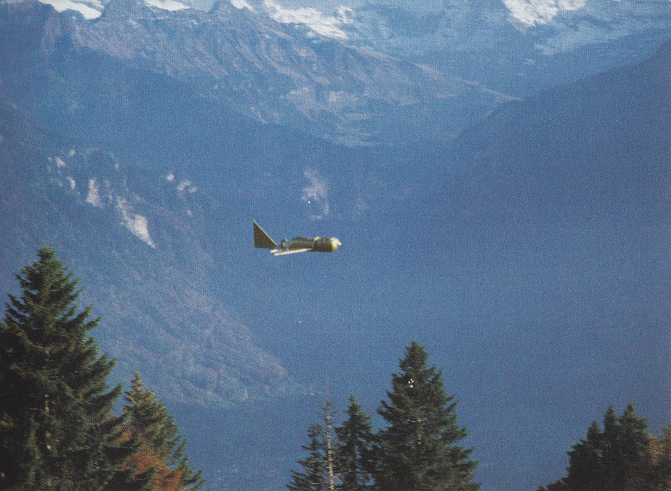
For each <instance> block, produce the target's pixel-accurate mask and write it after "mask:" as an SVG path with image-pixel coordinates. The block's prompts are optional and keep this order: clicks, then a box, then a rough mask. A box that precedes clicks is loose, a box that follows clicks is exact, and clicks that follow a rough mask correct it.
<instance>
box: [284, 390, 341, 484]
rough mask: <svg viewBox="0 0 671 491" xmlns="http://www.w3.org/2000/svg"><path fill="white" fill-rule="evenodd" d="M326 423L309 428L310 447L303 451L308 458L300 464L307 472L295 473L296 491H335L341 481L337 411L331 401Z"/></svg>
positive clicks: (326, 407) (324, 411) (325, 413)
mask: <svg viewBox="0 0 671 491" xmlns="http://www.w3.org/2000/svg"><path fill="white" fill-rule="evenodd" d="M320 419H321V420H322V421H323V422H324V424H323V425H322V424H312V425H310V427H309V428H308V439H309V444H308V445H303V446H301V448H302V449H303V450H305V451H306V452H308V456H307V457H306V458H305V459H300V460H298V461H297V463H298V464H300V466H301V467H302V468H303V472H297V471H294V470H292V471H291V483H289V484H287V488H289V489H290V490H292V491H334V490H335V489H336V481H337V480H338V476H337V475H336V474H337V470H336V465H337V462H336V459H337V457H336V456H337V452H338V449H337V444H336V443H335V442H334V440H333V433H332V430H333V412H332V410H331V401H330V400H327V401H326V403H325V404H324V406H323V407H322V411H321V414H320Z"/></svg>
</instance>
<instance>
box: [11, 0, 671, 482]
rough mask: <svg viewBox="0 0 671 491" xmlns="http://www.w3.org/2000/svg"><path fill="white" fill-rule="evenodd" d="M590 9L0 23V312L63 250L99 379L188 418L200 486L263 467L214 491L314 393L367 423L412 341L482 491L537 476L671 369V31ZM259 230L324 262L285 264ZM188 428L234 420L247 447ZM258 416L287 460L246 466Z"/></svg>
mask: <svg viewBox="0 0 671 491" xmlns="http://www.w3.org/2000/svg"><path fill="white" fill-rule="evenodd" d="M569 3H570V2H569ZM597 4H598V5H601V3H599V2H594V3H590V2H587V3H586V6H585V7H584V8H583V7H581V8H576V9H574V10H571V9H568V10H566V11H564V12H559V11H553V10H552V8H550V7H551V5H550V4H547V5H546V4H544V3H542V2H536V3H535V4H534V5H536V6H537V7H536V9H535V10H534V9H533V8H531V7H530V6H529V5H531V4H527V3H513V2H506V3H505V4H504V3H502V4H496V3H495V4H491V3H482V2H465V3H463V4H456V3H454V4H451V3H448V2H444V3H443V4H442V6H441V8H440V9H433V10H432V9H420V8H417V9H414V10H413V9H401V8H392V7H389V6H384V5H375V6H371V5H368V6H361V5H358V6H354V7H352V8H351V9H350V10H347V9H345V10H342V11H341V13H340V15H341V17H338V19H340V20H339V21H338V22H339V23H333V24H329V23H328V22H326V21H323V22H322V24H324V25H325V26H326V25H328V26H331V27H329V28H333V29H337V32H336V31H332V32H329V31H324V32H320V31H319V30H318V29H317V28H316V27H315V25H314V19H318V18H319V16H320V15H323V13H320V12H322V11H305V10H297V9H298V8H299V7H301V5H299V4H294V5H293V6H292V7H291V8H289V7H282V6H281V5H279V4H277V3H270V2H266V3H265V4H264V5H260V4H252V3H251V2H250V3H249V5H248V7H250V8H247V7H245V5H244V2H241V1H238V2H235V6H234V5H232V4H228V3H218V4H216V5H213V6H211V8H209V9H206V10H199V9H194V8H189V9H184V8H181V6H180V5H178V4H176V2H175V3H171V2H162V3H160V4H157V3H156V2H154V3H152V4H151V5H150V4H148V3H142V2H138V1H135V0H113V1H111V2H109V3H107V4H105V5H103V4H100V3H98V2H89V3H87V4H84V3H74V2H72V3H67V4H64V3H59V4H55V5H56V6H57V7H58V9H59V10H62V12H60V13H59V11H57V10H55V9H54V8H53V7H52V6H51V5H45V4H42V3H39V2H36V1H30V0H28V1H25V2H2V3H0V39H1V40H2V41H1V42H0V94H1V98H0V174H1V175H0V227H1V230H2V231H3V234H2V237H0V250H1V251H2V254H0V292H16V291H17V288H18V285H16V282H15V279H14V277H13V273H15V272H17V271H18V269H19V268H20V267H22V266H24V265H26V264H28V263H29V262H31V261H32V260H33V259H34V253H35V251H36V250H37V249H38V248H39V247H40V246H42V245H45V244H47V245H52V246H54V247H55V248H56V250H57V252H58V254H59V255H60V256H61V257H62V259H63V260H64V261H65V262H66V264H68V265H69V266H70V267H71V268H72V270H73V272H74V273H75V274H76V275H77V276H79V277H81V286H82V288H83V289H84V294H83V295H84V296H83V301H84V302H85V303H91V304H92V305H93V306H94V310H95V313H96V314H97V315H101V317H102V323H101V327H100V328H98V329H97V332H95V333H94V335H95V336H96V338H97V339H98V340H99V341H100V343H101V345H102V348H103V349H104V350H105V351H109V352H110V354H111V355H112V356H116V357H117V358H118V361H119V370H118V371H117V373H116V375H115V376H116V377H117V378H118V379H119V380H120V381H123V382H125V383H128V381H129V380H130V377H131V373H132V371H133V370H135V369H139V370H141V371H142V374H143V380H144V381H145V383H146V385H147V386H151V387H155V388H156V391H157V392H158V393H159V394H160V396H161V398H163V399H165V400H167V401H169V402H170V403H171V404H175V405H177V404H184V406H181V407H186V408H188V409H185V410H184V412H183V414H180V416H181V417H183V418H184V419H185V420H188V421H189V422H188V424H187V425H186V426H187V427H188V428H189V434H188V435H187V438H188V439H189V441H190V442H192V443H194V444H195V445H196V447H197V448H198V449H199V450H198V454H199V458H202V459H205V460H206V461H207V465H206V467H207V468H208V473H210V474H209V475H213V473H214V470H213V469H221V468H222V467H223V468H226V469H234V468H236V467H235V466H236V465H238V464H241V465H243V466H244V467H245V468H246V469H247V468H250V465H249V462H250V461H251V462H252V463H253V464H254V465H257V466H258V468H268V467H270V468H272V470H268V471H267V472H266V473H265V474H263V476H261V477H260V476H259V474H258V473H249V472H247V471H245V473H242V472H240V473H237V471H236V472H234V471H233V470H231V471H230V472H231V473H230V474H226V476H225V478H226V479H231V480H234V481H235V484H234V486H238V487H237V488H231V489H250V486H251V484H250V483H254V489H278V488H280V487H282V485H283V481H282V480H283V479H285V477H286V475H288V474H287V466H290V465H291V463H292V458H293V457H294V456H295V455H291V453H290V452H287V447H288V445H290V444H294V443H297V442H298V441H300V438H301V437H302V436H303V435H302V430H301V431H300V432H296V431H295V430H296V425H297V424H302V418H303V416H304V417H306V418H309V417H310V414H311V413H310V411H311V408H312V406H311V405H313V404H314V401H315V398H314V396H312V395H314V394H316V395H317V396H318V397H317V398H319V397H321V395H322V394H323V393H324V392H331V393H335V396H336V397H338V396H347V395H349V393H354V394H355V395H357V397H360V398H361V400H362V402H363V403H364V404H368V405H371V404H375V400H376V398H377V400H379V398H380V397H382V394H383V390H384V384H387V383H388V381H389V374H390V372H391V371H393V370H395V369H396V367H395V365H394V363H395V361H396V360H397V359H398V357H399V356H401V350H402V347H403V346H405V345H407V344H408V343H409V341H410V340H411V339H413V338H414V339H419V340H420V341H421V342H423V343H426V344H427V349H428V351H429V353H430V354H431V356H432V360H433V361H434V362H435V363H437V364H438V365H439V366H444V368H445V369H446V370H445V373H446V385H447V387H446V388H447V391H448V393H455V394H457V396H458V398H459V400H460V406H459V415H460V419H461V418H463V421H464V422H465V423H466V425H467V427H468V430H469V434H470V435H471V437H470V438H471V440H470V442H469V444H472V445H473V446H475V447H476V453H475V454H474V457H475V458H477V459H479V460H481V462H482V463H483V464H482V467H481V470H480V471H479V472H480V475H479V479H481V480H483V482H485V483H486V487H487V488H492V489H521V488H524V489H530V488H534V487H537V486H538V485H541V484H545V483H547V482H551V481H553V480H556V479H557V478H558V477H559V475H560V474H561V471H562V470H563V467H562V465H563V464H562V460H561V459H562V455H563V452H564V451H565V450H566V449H567V448H568V447H567V446H568V444H569V443H573V442H575V441H576V440H577V439H578V438H580V437H581V436H583V435H582V432H584V428H585V427H586V426H587V425H586V424H585V420H586V421H587V422H589V421H591V420H592V419H595V418H597V417H598V416H599V415H600V414H602V413H603V410H604V408H605V407H606V406H607V405H608V404H610V403H619V401H621V400H625V401H626V402H628V401H630V400H632V401H634V403H635V404H636V405H637V409H639V411H640V413H641V414H643V415H645V416H648V417H649V418H650V420H651V421H652V422H653V423H654V422H659V421H662V420H663V419H664V418H668V408H669V407H670V406H671V402H670V401H669V399H668V391H667V390H666V389H667V388H668V386H669V380H668V378H665V377H664V376H663V375H661V376H659V377H647V376H646V374H648V373H665V368H666V366H667V365H668V352H667V351H668V350H667V349H666V348H667V347H668V343H667V344H665V343H666V341H667V340H668V337H669V334H668V332H669V331H668V318H669V312H668V307H667V304H668V302H666V300H664V299H667V297H668V295H667V293H668V291H669V288H670V286H669V282H668V278H669V275H668V273H669V267H670V265H671V264H670V261H669V258H670V257H671V256H670V255H669V245H670V243H669V241H668V230H669V226H670V220H671V218H670V217H669V210H670V209H671V208H670V207H669V202H668V197H669V189H670V187H671V183H670V182H669V168H670V165H671V162H670V155H669V148H671V133H670V132H669V128H670V127H671V125H670V123H671V121H669V117H670V116H669V115H670V114H671V112H670V111H669V110H670V109H671V107H670V106H671V105H670V102H669V101H670V98H671V90H670V89H671V84H670V82H669V68H668V67H669V66H671V60H670V59H669V50H670V48H669V44H668V43H667V44H663V40H664V37H665V36H668V35H669V32H670V31H669V27H670V26H671V23H670V22H669V21H668V17H667V16H668V12H667V10H668V9H669V8H670V7H669V4H668V3H667V2H627V1H625V0H623V1H621V2H613V3H612V4H611V3H608V7H609V8H608V9H606V10H603V11H601V10H598V8H597V7H598V5H597ZM82 5H85V6H86V8H88V9H90V10H86V9H85V8H84V7H82ZM156 5H160V7H158V6H156ZM461 5H463V8H462V7H460V6H461ZM525 5H526V7H525ZM543 5H545V7H544V8H541V7H542V6H543ZM644 5H646V6H647V9H648V10H641V9H642V8H643V6H644ZM578 6H579V5H578V4H576V7H578ZM65 7H69V9H66V8H65ZM627 8H629V9H630V10H629V12H631V13H630V14H625V13H624V10H626V9H627ZM287 9H288V10H296V11H297V12H293V13H291V12H288V11H287ZM525 9H526V10H525ZM529 9H530V10H529ZM631 9H633V10H631ZM310 15H312V16H313V17H312V20H310V18H309V16H310ZM292 16H293V17H292ZM306 16H307V17H306ZM334 18H335V17H334ZM329 22H330V20H329ZM342 34H344V36H343V35H342ZM660 46H661V48H660ZM401 48H403V49H401ZM654 52H656V54H655V55H654V56H653V53H654ZM642 60H643V61H642ZM625 65H627V66H625ZM612 67H617V68H613V69H610V70H607V69H609V68H612ZM597 72H602V73H599V74H597V75H594V76H591V77H589V78H585V77H586V76H587V75H592V74H595V73H597ZM583 78H584V79H583ZM577 79H583V80H579V81H576V80H577ZM569 82H570V83H569ZM559 83H565V85H563V86H558V87H550V85H557V84H559ZM543 88H544V89H546V90H541V89H543ZM490 113H491V114H490ZM253 219H255V220H257V221H259V222H260V223H261V224H262V225H263V226H264V228H266V229H267V230H268V231H269V232H270V233H271V234H272V235H273V236H275V237H277V238H278V239H281V238H283V237H282V236H281V235H282V234H289V235H311V234H312V235H318V234H329V235H335V236H338V237H339V238H340V239H341V240H342V241H343V246H342V248H341V249H339V250H338V251H337V253H334V254H333V255H329V257H328V258H323V257H315V255H306V256H307V257H302V258H301V259H299V260H292V259H290V260H289V261H283V260H278V258H273V257H270V255H268V254H264V251H256V250H253V248H252V242H251V240H252V228H251V223H252V220H253ZM284 259H286V258H284ZM294 259H295V258H294ZM371 360H372V361H371ZM311 394H312V395H311ZM557 394H561V397H562V400H561V401H560V402H557ZM278 401H279V402H278ZM286 401H292V402H291V403H288V402H286ZM293 401H299V402H296V403H295V404H294V402H293ZM306 401H307V402H306ZM259 403H260V404H259ZM244 404H248V405H247V406H245V405H244ZM280 406H281V407H282V408H283V409H282V411H288V412H291V413H292V414H291V416H287V415H283V414H282V413H281V412H280V411H279V409H278V410H277V411H274V409H273V408H275V407H278V408H279V407H280ZM231 407H234V408H235V409H234V410H233V409H230V408H231ZM259 407H262V409H259ZM287 407H289V408H288V409H287ZM194 408H198V409H197V411H202V413H199V414H210V415H211V414H218V415H220V417H222V418H223V420H225V419H226V418H225V417H224V416H221V415H222V414H233V413H227V412H226V411H234V412H235V411H237V412H235V414H236V416H235V418H233V419H234V420H235V422H236V425H238V426H236V428H235V430H231V431H236V432H237V433H236V440H235V442H236V445H238V447H236V448H235V449H233V448H232V447H231V448H229V447H226V448H229V450H230V452H229V453H228V454H227V455H225V456H222V455H221V448H222V447H221V446H222V445H223V444H222V442H221V440H222V439H223V440H225V437H224V436H223V435H222V436H217V437H216V438H215V436H216V435H214V434H213V430H212V427H211V425H210V422H209V421H205V419H206V418H205V417H203V420H202V421H201V420H194V421H192V420H190V419H189V418H187V417H186V416H185V415H188V413H189V411H190V410H192V411H195V409H194ZM241 408H242V409H241ZM249 408H252V409H249ZM558 408H560V409H561V414H557V413H558V411H557V409H558ZM367 409H368V410H370V411H371V412H374V406H370V407H368V408H367ZM208 411H212V413H210V412H208ZM222 411H223V412H222ZM249 415H254V416H253V417H254V418H257V420H254V421H252V419H253V418H251V416H249ZM269 415H272V417H273V418H277V423H276V426H281V425H282V421H285V422H286V421H289V420H290V418H293V419H291V424H290V425H289V426H290V427H291V431H290V433H291V435H290V437H288V438H294V441H293V442H289V441H287V442H283V443H282V444H277V442H275V446H274V447H273V448H272V450H271V449H267V451H264V452H260V451H258V449H256V450H254V449H252V448H251V447H250V446H251V445H252V443H253V444H258V445H263V441H261V440H263V438H270V436H268V435H265V433H268V432H267V431H265V430H263V431H262V429H264V428H268V424H269V423H268V421H267V419H268V418H269V417H271V416H269ZM299 416H300V418H299ZM250 418H251V419H250ZM284 418H286V419H284ZM548 419H552V424H548V423H547V421H548ZM262 420H263V421H262ZM297 420H298V421H297ZM217 421H219V420H217ZM307 424H309V422H308V421H306V427H307ZM245 425H248V426H245ZM245 431H248V432H249V433H247V434H245V433H244V432H245ZM297 433H300V434H297ZM539 434H540V435H541V437H539V438H536V437H535V436H534V435H539ZM250 435H253V438H252V437H250ZM250 442H251V443H250ZM217 445H219V446H217ZM231 445H233V444H231ZM224 446H225V445H224ZM565 447H566V448H565ZM298 451H300V449H299V443H298V444H296V452H298ZM294 460H295V459H294ZM221 462H225V463H226V466H222V465H221ZM268 462H272V465H270V464H268ZM196 465H198V463H196ZM264 466H267V467H264ZM510 469H516V471H515V472H513V473H510V472H509V470H510ZM218 472H219V471H218ZM227 472H228V471H227ZM242 474H244V476H243V475H242ZM222 479H223V478H222ZM221 488H224V486H223V485H222V486H221Z"/></svg>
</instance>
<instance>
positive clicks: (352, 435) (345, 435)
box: [335, 396, 373, 491]
mask: <svg viewBox="0 0 671 491" xmlns="http://www.w3.org/2000/svg"><path fill="white" fill-rule="evenodd" d="M345 414H346V415H347V418H346V419H345V421H343V423H342V425H341V426H340V427H337V428H336V429H335V431H336V434H337V436H338V452H337V455H338V457H337V459H336V461H337V467H338V474H339V475H340V481H341V482H340V488H339V489H341V490H342V491H364V490H368V489H371V471H372V469H373V462H372V453H371V445H372V441H373V431H372V424H371V417H370V416H369V415H368V414H366V413H364V412H363V411H362V409H361V406H360V405H359V404H358V403H357V401H356V399H355V398H354V396H350V399H349V406H348V407H347V410H346V411H345Z"/></svg>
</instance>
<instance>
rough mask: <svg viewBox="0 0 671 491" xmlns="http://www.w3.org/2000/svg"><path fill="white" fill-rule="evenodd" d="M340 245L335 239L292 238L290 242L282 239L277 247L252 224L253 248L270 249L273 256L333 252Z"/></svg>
mask: <svg viewBox="0 0 671 491" xmlns="http://www.w3.org/2000/svg"><path fill="white" fill-rule="evenodd" d="M341 245H342V243H341V242H340V241H339V240H338V239H336V238H335V237H315V238H314V239H311V238H309V237H294V238H293V239H291V240H287V239H284V240H282V242H280V245H279V247H278V246H277V244H276V243H275V241H274V240H273V239H271V238H270V236H269V235H268V234H267V233H266V231H265V230H263V229H262V228H261V226H260V225H259V224H258V223H256V222H254V247H260V248H261V249H270V252H271V253H272V254H273V255H275V256H282V255H284V254H295V253H297V252H333V251H335V250H336V249H337V248H338V247H340V246H341Z"/></svg>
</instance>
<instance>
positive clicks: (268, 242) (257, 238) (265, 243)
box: [254, 222, 277, 249]
mask: <svg viewBox="0 0 671 491" xmlns="http://www.w3.org/2000/svg"><path fill="white" fill-rule="evenodd" d="M254 247H260V248H262V249H277V244H275V241H274V240H273V239H271V238H270V236H269V235H268V234H267V233H266V231H265V230H263V229H262V228H261V226H260V225H259V224H258V223H256V222H254Z"/></svg>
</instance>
